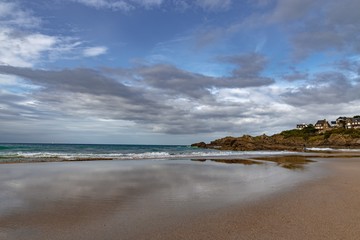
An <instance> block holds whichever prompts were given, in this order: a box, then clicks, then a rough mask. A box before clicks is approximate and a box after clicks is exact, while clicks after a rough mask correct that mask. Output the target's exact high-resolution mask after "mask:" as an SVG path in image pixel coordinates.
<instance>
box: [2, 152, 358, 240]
mask: <svg viewBox="0 0 360 240" xmlns="http://www.w3.org/2000/svg"><path fill="white" fill-rule="evenodd" d="M316 160H317V161H320V162H319V164H318V165H319V166H320V167H321V168H322V169H324V170H325V171H326V174H325V175H321V176H319V178H317V177H315V178H313V179H312V180H310V181H306V182H304V183H301V184H299V185H297V186H295V187H292V188H290V189H288V190H287V191H285V192H280V193H276V194H272V195H270V196H268V195H266V196H264V197H260V198H257V199H256V200H254V201H251V202H241V203H231V204H230V205H227V206H225V207H221V208H215V209H211V210H208V211H199V212H197V211H192V209H191V208H190V209H189V208H187V209H183V211H182V212H178V213H176V214H175V213H174V214H173V215H171V214H170V215H168V214H164V215H162V214H161V209H160V208H159V214H158V215H156V217H155V216H154V218H151V216H150V217H149V216H147V217H146V218H144V219H143V220H142V221H139V222H132V221H130V220H129V221H126V219H121V217H119V216H112V217H111V214H108V215H106V216H104V215H103V213H104V212H111V211H115V210H117V211H118V203H117V205H116V206H115V204H114V203H113V202H111V201H108V202H106V201H103V202H102V204H96V205H94V204H93V203H92V202H89V201H86V199H84V203H83V204H82V205H81V207H80V206H79V207H77V208H71V209H69V208H68V207H67V205H66V204H64V203H62V202H61V201H59V203H57V204H56V205H49V206H46V205H44V206H42V208H43V210H42V212H38V211H32V212H29V213H27V215H26V216H23V215H21V216H20V215H19V216H16V215H13V216H12V218H7V219H5V220H4V219H2V218H1V216H0V239H110V240H111V239H359V237H360V184H359V183H360V158H358V157H357V158H326V159H325V158H324V159H316ZM200 164H201V163H200ZM110 180H111V179H110ZM110 183H111V181H110ZM100 187H103V186H100ZM109 187H110V186H109ZM104 193H107V192H106V191H105V192H104ZM105 199H106V198H105ZM47 207H48V208H49V210H47ZM44 209H45V210H44ZM144 209H146V206H144V208H139V211H138V214H139V215H142V214H144V216H145V215H146V213H145V212H142V211H144ZM84 219H88V221H84ZM93 219H102V220H101V221H92V220H93ZM11 223H16V224H17V225H16V226H15V225H13V227H15V228H16V227H19V229H18V230H16V231H14V232H13V233H12V234H10V235H6V232H5V233H4V232H2V231H1V228H2V227H4V224H9V225H8V226H5V227H9V226H11ZM120 223H121V224H120ZM124 223H126V224H128V226H124ZM1 224H3V225H2V226H1ZM126 224H125V225H126ZM38 226H39V227H40V228H38ZM129 229H131V231H129ZM9 237H10V238H9Z"/></svg>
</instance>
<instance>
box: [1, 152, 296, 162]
mask: <svg viewBox="0 0 360 240" xmlns="http://www.w3.org/2000/svg"><path fill="white" fill-rule="evenodd" d="M291 153H293V152H286V151H279V152H275V151H196V152H182V153H169V152H144V153H108V154H106V153H105V154H92V153H60V152H16V153H8V154H6V153H4V154H2V155H1V156H2V157H9V158H14V157H15V158H16V157H18V158H29V159H37V158H60V159H67V160H76V159H99V158H101V159H119V160H127V159H176V158H196V157H230V156H245V155H278V154H291Z"/></svg>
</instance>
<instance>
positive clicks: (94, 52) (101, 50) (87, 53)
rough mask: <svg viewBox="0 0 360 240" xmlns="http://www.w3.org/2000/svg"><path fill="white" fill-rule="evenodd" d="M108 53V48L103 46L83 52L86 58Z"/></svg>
mask: <svg viewBox="0 0 360 240" xmlns="http://www.w3.org/2000/svg"><path fill="white" fill-rule="evenodd" d="M106 52H107V48H106V47H103V46H99V47H90V48H86V49H85V50H84V51H83V54H84V56H85V57H96V56H99V55H103V54H105V53H106Z"/></svg>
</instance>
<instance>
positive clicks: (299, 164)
mask: <svg viewBox="0 0 360 240" xmlns="http://www.w3.org/2000/svg"><path fill="white" fill-rule="evenodd" d="M191 160H192V161H197V162H206V161H207V159H191ZM259 160H260V161H259ZM209 161H212V162H218V163H226V164H243V165H254V164H255V165H256V164H264V162H266V161H267V162H274V163H277V165H278V166H280V167H282V168H286V169H290V170H304V166H305V165H306V164H308V163H311V162H315V161H313V160H310V159H309V157H307V156H301V155H289V156H272V157H256V158H254V159H231V158H229V159H209Z"/></svg>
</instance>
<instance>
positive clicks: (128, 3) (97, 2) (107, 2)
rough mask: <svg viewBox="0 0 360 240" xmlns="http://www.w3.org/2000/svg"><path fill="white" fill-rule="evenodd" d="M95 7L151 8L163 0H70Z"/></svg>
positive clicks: (123, 9) (118, 8)
mask: <svg viewBox="0 0 360 240" xmlns="http://www.w3.org/2000/svg"><path fill="white" fill-rule="evenodd" d="M70 1H72V2H77V3H80V4H83V5H86V6H88V7H93V8H96V9H111V10H114V11H117V10H121V11H129V10H132V9H135V8H136V7H137V6H140V7H145V8H152V7H157V6H160V5H161V4H162V3H163V0H70Z"/></svg>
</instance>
